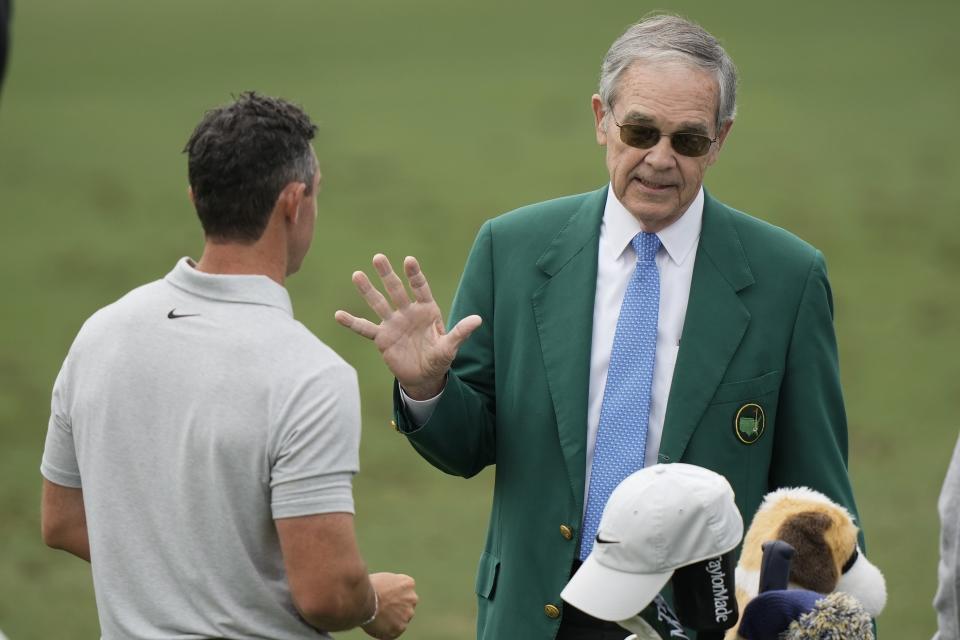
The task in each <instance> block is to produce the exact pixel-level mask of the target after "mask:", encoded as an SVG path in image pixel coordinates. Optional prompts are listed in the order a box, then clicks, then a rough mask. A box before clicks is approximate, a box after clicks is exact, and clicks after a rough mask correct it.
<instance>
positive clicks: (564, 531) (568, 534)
mask: <svg viewBox="0 0 960 640" xmlns="http://www.w3.org/2000/svg"><path fill="white" fill-rule="evenodd" d="M560 535H562V536H563V539H564V540H573V529H571V528H570V527H568V526H567V525H565V524H562V525H560Z"/></svg>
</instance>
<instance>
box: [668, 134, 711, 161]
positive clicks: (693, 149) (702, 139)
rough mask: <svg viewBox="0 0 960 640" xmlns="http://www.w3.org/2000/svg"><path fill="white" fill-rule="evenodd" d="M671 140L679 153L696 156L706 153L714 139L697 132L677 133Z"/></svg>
mask: <svg viewBox="0 0 960 640" xmlns="http://www.w3.org/2000/svg"><path fill="white" fill-rule="evenodd" d="M670 142H671V143H672V144H673V148H674V149H675V150H676V152H677V153H679V154H681V155H684V156H689V157H692V158H696V157H698V156H702V155H703V154H705V153H706V152H707V151H708V150H709V149H710V145H711V144H712V142H713V141H712V140H710V138H708V137H707V136H701V135H699V134H696V133H675V134H673V136H672V137H671V140H670Z"/></svg>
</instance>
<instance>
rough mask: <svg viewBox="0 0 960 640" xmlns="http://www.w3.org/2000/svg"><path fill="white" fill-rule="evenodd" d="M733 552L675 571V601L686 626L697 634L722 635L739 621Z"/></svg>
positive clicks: (704, 635) (706, 635) (698, 635)
mask: <svg viewBox="0 0 960 640" xmlns="http://www.w3.org/2000/svg"><path fill="white" fill-rule="evenodd" d="M734 565H735V563H734V557H733V552H732V551H731V552H730V553H725V554H723V555H722V556H717V557H715V558H708V559H706V560H703V561H701V562H697V563H695V564H691V565H687V566H685V567H681V568H679V569H677V570H676V571H674V572H673V578H672V579H671V581H672V585H673V602H674V605H675V607H676V612H677V618H679V620H680V622H681V623H682V624H683V626H685V627H687V628H689V629H694V630H696V631H697V637H698V638H702V639H709V638H712V637H717V638H721V637H723V632H724V631H726V630H727V629H730V628H731V627H733V626H734V625H736V624H737V619H738V617H739V612H738V610H737V598H736V593H735V592H736V585H735V583H734V577H733V574H734Z"/></svg>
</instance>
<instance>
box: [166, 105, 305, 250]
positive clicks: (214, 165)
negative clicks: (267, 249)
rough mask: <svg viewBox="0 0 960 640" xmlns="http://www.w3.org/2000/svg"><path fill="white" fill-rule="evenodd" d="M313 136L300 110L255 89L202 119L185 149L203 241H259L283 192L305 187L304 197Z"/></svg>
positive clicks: (208, 113) (209, 112)
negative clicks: (297, 184) (295, 185)
mask: <svg viewBox="0 0 960 640" xmlns="http://www.w3.org/2000/svg"><path fill="white" fill-rule="evenodd" d="M316 131H317V127H316V126H315V125H314V124H313V123H312V122H311V121H310V118H309V116H307V114H306V113H304V112H303V110H302V109H301V108H300V107H298V106H296V105H294V104H291V103H289V102H287V101H286V100H283V99H281V98H271V97H269V96H264V95H260V94H258V93H256V92H254V91H247V92H244V93H241V94H240V96H239V97H238V98H236V99H235V100H234V101H233V102H232V103H230V104H228V105H225V106H222V107H219V108H217V109H213V110H211V111H208V112H207V113H206V114H204V116H203V119H202V120H201V121H200V124H198V125H197V128H196V129H194V131H193V134H192V135H191V136H190V139H189V140H188V141H187V145H186V146H185V147H184V149H183V151H184V153H186V154H187V155H188V173H189V179H190V187H191V189H193V201H194V205H195V206H196V209H197V215H198V216H199V217H200V224H201V225H202V226H203V231H204V233H205V234H206V236H207V237H208V238H210V239H213V240H219V241H226V242H244V243H252V242H256V241H257V240H258V239H259V238H260V236H261V235H263V231H264V229H266V227H267V222H268V221H269V219H270V212H271V211H273V207H274V205H275V204H276V202H277V197H278V196H279V195H280V192H281V191H282V190H283V188H284V187H286V186H287V185H288V184H289V183H291V182H303V183H304V184H306V185H307V193H308V194H309V193H310V192H311V191H312V190H313V178H314V176H315V175H316V172H317V166H316V160H315V159H314V155H313V153H312V151H311V148H310V141H311V140H312V139H313V136H314V134H316Z"/></svg>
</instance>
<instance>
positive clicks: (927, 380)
mask: <svg viewBox="0 0 960 640" xmlns="http://www.w3.org/2000/svg"><path fill="white" fill-rule="evenodd" d="M654 8H657V7H655V6H647V5H637V4H636V3H630V2H624V1H622V0H621V1H611V2H604V3H585V2H544V1H542V0H538V1H536V2H526V3H515V2H507V1H505V0H488V1H487V2H484V3H468V2H463V1H461V0H449V1H440V0H432V1H419V0H418V1H415V2H414V1H410V2H390V1H388V0H364V1H361V2H349V1H347V0H327V1H324V2H308V1H307V0H290V1H287V2H281V3H270V4H268V3H255V2H252V1H250V0H236V1H227V0H208V1H204V2H188V1H187V0H168V1H167V2H162V3H150V4H146V3H138V2H121V1H120V0H90V1H88V2H84V3H76V2H68V1H67V0H34V1H32V2H26V1H21V2H18V3H17V5H16V7H15V16H14V18H15V22H14V25H13V37H14V41H13V50H12V59H11V62H10V69H9V76H8V79H7V84H6V86H5V88H4V91H3V97H2V104H0V211H2V222H3V230H4V231H3V238H4V243H3V246H4V250H3V251H2V252H0V269H2V271H0V272H2V273H3V274H4V281H5V290H4V295H3V303H2V304H3V315H2V319H0V328H2V339H0V629H3V631H4V632H5V633H7V635H9V636H10V638H11V640H22V639H29V638H49V637H58V638H65V639H68V638H90V637H97V636H96V634H97V633H98V629H97V621H96V613H95V605H94V599H93V592H92V586H91V583H90V577H89V570H88V568H87V567H86V566H85V565H84V563H82V562H80V561H78V560H74V559H72V558H70V557H68V556H66V555H64V554H59V553H56V552H53V551H50V550H48V549H46V548H44V547H43V546H42V544H41V543H40V541H39V517H38V508H37V507H38V503H39V484H40V476H39V472H38V465H39V457H40V452H41V450H42V445H43V438H44V434H45V430H46V420H47V413H48V407H49V391H50V387H51V385H52V382H53V379H54V376H55V375H56V372H57V369H58V368H59V365H60V362H61V360H62V358H63V356H64V355H65V353H66V350H67V348H68V346H69V344H70V341H71V340H72V338H73V336H74V335H75V333H76V331H77V330H78V329H79V327H80V325H81V323H82V322H83V321H84V320H85V319H86V317H87V316H89V315H90V314H91V313H92V312H93V311H94V310H96V309H97V308H99V307H101V306H103V305H104V304H107V303H109V302H111V301H113V300H114V299H116V298H117V297H119V296H120V295H122V294H123V293H124V292H125V291H127V290H128V289H130V288H132V287H133V286H136V285H138V284H140V283H142V282H145V281H148V280H152V279H155V278H157V277H160V276H161V275H163V274H164V273H165V272H166V271H167V270H168V269H169V268H170V267H171V266H172V265H173V263H174V261H175V260H176V259H177V258H178V257H179V256H182V255H193V256H196V255H198V253H199V250H200V246H201V237H200V233H199V227H198V225H197V223H196V221H195V219H194V216H193V213H192V211H191V209H190V207H189V205H188V202H187V200H186V197H185V189H186V177H185V176H186V169H185V159H184V157H183V156H182V155H181V154H180V149H181V147H182V145H183V143H184V141H185V140H186V138H187V136H188V134H189V132H190V130H191V129H192V127H193V126H194V125H195V123H196V122H197V120H198V119H199V117H200V115H201V114H202V112H203V111H204V110H205V109H207V108H209V107H211V106H214V105H217V104H220V103H223V102H225V101H226V100H228V99H229V97H230V95H231V94H235V93H237V92H239V91H242V90H245V89H250V88H255V89H258V90H260V91H263V92H265V93H270V94H275V95H281V96H284V97H287V98H290V99H293V100H295V101H297V102H299V103H301V104H302V105H304V107H305V108H306V109H307V111H308V112H309V113H311V114H312V116H313V117H314V118H315V120H316V121H318V123H319V124H320V126H321V128H320V132H319V135H318V138H317V141H316V146H317V151H318V155H319V157H320V160H321V165H322V169H323V172H324V185H325V186H324V188H323V191H322V193H321V195H320V212H321V214H320V215H321V219H320V225H319V226H318V232H317V239H316V242H315V244H314V249H313V253H312V254H311V255H310V256H309V258H308V260H307V263H306V265H305V267H304V270H303V272H302V273H301V274H299V275H298V276H296V277H295V278H294V279H292V280H291V281H290V283H289V288H290V290H291V294H292V296H293V300H294V306H295V309H296V313H297V315H298V317H299V318H300V319H301V320H302V321H303V322H304V323H305V324H306V325H307V326H308V327H310V328H312V329H313V330H314V331H315V333H316V334H317V335H318V336H320V337H321V338H322V339H323V340H325V341H326V342H328V343H329V344H330V345H331V346H333V347H334V348H335V349H337V350H338V351H339V352H340V353H341V354H343V355H344V357H346V358H347V360H349V361H350V362H352V363H353V364H354V365H355V366H356V367H357V369H358V371H359V372H360V378H361V384H362V392H363V399H364V429H365V431H364V439H363V450H362V464H363V470H362V473H361V475H360V476H359V477H358V478H357V482H356V498H357V502H358V512H357V526H358V531H359V536H360V539H361V545H362V548H363V551H364V554H365V556H366V558H367V560H368V563H369V565H370V567H371V569H373V570H394V571H403V572H408V573H410V574H412V575H414V576H415V577H416V578H417V580H418V587H419V591H420V593H421V597H422V602H421V605H420V607H419V609H418V615H417V618H416V619H415V621H414V623H413V625H412V626H411V628H410V630H409V632H408V637H411V638H417V639H426V640H431V639H441V638H444V639H446V638H468V637H471V635H472V633H473V628H474V614H475V604H474V596H473V571H474V567H475V563H476V559H477V557H478V555H479V552H480V546H481V543H482V539H483V534H484V530H485V527H486V518H487V511H488V508H489V503H490V485H491V476H490V474H489V473H484V474H482V475H481V477H480V478H478V479H474V480H471V481H464V480H460V479H455V478H449V477H446V476H444V475H442V474H441V473H439V472H437V471H435V470H433V469H432V468H429V467H428V466H427V465H426V464H425V463H423V462H422V461H420V460H419V459H418V458H417V457H416V455H415V454H413V452H412V451H411V449H410V448H409V447H408V446H407V445H406V444H405V443H404V442H403V441H402V439H401V438H400V437H399V436H397V435H396V434H394V433H393V432H392V431H391V430H390V429H389V428H388V426H387V421H388V420H389V418H390V395H389V384H390V380H389V378H388V376H387V375H386V372H385V369H384V368H383V366H382V365H381V364H380V361H379V357H378V356H377V354H376V352H375V350H374V349H372V348H371V346H370V345H368V344H366V343H364V342H363V341H361V340H360V339H358V338H355V337H354V336H352V335H350V334H348V333H347V332H346V331H343V330H341V329H340V328H339V327H337V326H336V324H335V323H334V322H333V320H332V316H333V311H334V310H335V309H337V308H346V309H350V310H353V311H363V309H362V306H361V304H360V303H359V300H358V299H357V297H356V296H355V294H354V292H353V290H352V287H351V285H350V282H349V275H350V273H351V272H352V271H353V270H354V269H356V268H362V267H364V266H366V265H367V264H368V261H369V257H370V256H371V255H372V254H373V253H374V252H376V251H384V252H386V253H387V254H388V255H390V256H393V257H394V258H395V259H397V258H400V257H402V256H403V255H406V254H413V255H417V256H418V257H420V258H421V261H422V263H423V265H424V268H425V270H426V272H427V274H428V275H429V276H430V277H431V280H432V283H433V288H434V292H435V294H436V296H437V298H438V299H439V300H440V301H441V304H442V306H444V307H446V306H448V305H449V302H450V300H451V297H452V294H453V290H454V287H455V286H456V282H457V279H458V277H459V274H460V269H461V267H462V264H463V260H464V258H465V256H466V252H467V249H468V248H469V245H470V242H471V240H472V238H473V235H474V234H475V232H476V230H477V229H478V228H479V226H480V224H481V223H482V221H483V220H484V219H486V218H488V217H490V216H493V215H496V214H497V213H500V212H502V211H505V210H508V209H512V208H514V207H516V206H519V205H521V204H525V203H528V202H532V201H536V200H541V199H544V198H548V197H553V196H557V195H561V194H566V193H574V192H580V191H584V190H587V189H591V188H594V187H596V186H599V185H600V184H602V183H603V182H604V181H605V171H604V168H603V161H602V152H601V150H600V149H599V148H597V147H596V145H595V143H594V140H593V134H592V129H591V115H590V111H589V97H590V95H591V93H592V92H593V90H594V87H595V84H596V72H597V69H598V67H599V62H600V59H601V57H602V56H603V54H604V52H605V51H606V48H607V47H608V46H609V44H610V42H611V41H612V40H613V39H614V38H615V37H616V36H617V35H618V34H619V33H620V32H621V31H622V29H623V28H624V27H625V26H627V25H628V24H629V23H630V22H632V21H634V20H635V19H637V18H639V17H640V15H641V14H643V13H644V12H646V11H648V10H651V9H654ZM659 8H665V9H670V10H673V11H678V12H681V13H684V14H686V15H688V16H690V17H692V18H694V19H696V20H698V21H700V22H701V23H703V24H704V25H705V26H706V27H707V28H708V29H710V30H711V31H712V32H714V33H715V34H716V35H718V36H719V37H720V38H721V39H722V40H723V41H724V43H725V45H726V46H727V48H728V50H729V51H730V53H731V55H732V56H733V58H734V60H735V61H736V62H737V64H738V67H739V68H740V72H741V75H742V81H741V87H740V100H739V103H740V110H739V117H738V121H737V124H736V126H735V127H734V130H733V133H732V135H731V138H730V139H729V140H728V143H727V145H726V147H725V149H724V151H723V153H722V154H721V157H720V161H719V162H718V164H717V165H716V166H715V167H714V168H713V169H711V172H710V173H709V174H708V179H707V183H708V186H709V187H710V189H711V191H712V192H713V193H714V194H715V195H717V196H718V197H720V198H721V199H723V200H725V201H727V202H729V203H730V204H732V205H734V206H736V207H738V208H741V209H744V210H746V211H749V212H752V213H754V214H756V215H759V216H761V217H764V218H766V219H768V220H770V221H772V222H774V223H776V224H779V225H782V226H785V227H787V228H789V229H791V230H793V231H795V232H796V233H798V234H799V235H801V236H802V237H804V238H805V239H807V240H809V241H810V242H812V243H814V244H815V245H817V246H818V247H820V248H821V249H822V250H823V251H824V253H825V254H826V256H827V260H828V263H829V265H830V273H831V278H832V283H833V285H834V293H835V298H836V310H837V328H838V333H839V339H840V349H841V365H842V371H843V379H844V385H845V391H846V399H847V410H848V414H849V418H850V436H851V456H850V457H851V473H852V476H853V481H854V487H855V490H856V492H857V496H858V501H859V504H860V509H861V515H862V521H863V524H864V527H865V529H866V531H867V537H868V546H869V555H870V556H871V558H872V560H873V561H874V562H875V563H876V564H877V565H878V566H879V567H880V568H881V569H882V570H884V571H885V573H886V575H887V580H888V586H889V590H890V601H889V604H888V608H887V610H886V612H885V613H884V614H883V616H882V617H881V619H880V629H881V634H882V636H883V637H886V638H924V637H929V636H930V635H931V634H932V632H933V629H934V626H935V623H934V616H933V612H932V609H931V607H930V601H931V599H932V597H933V593H934V589H935V584H936V559H937V552H936V549H937V529H938V520H937V515H936V497H937V493H938V491H939V487H940V483H941V481H942V478H943V474H944V472H945V468H946V463H947V460H948V459H949V456H950V452H951V450H952V446H953V443H954V441H955V439H956V437H957V430H958V429H957V419H956V416H957V414H958V410H960V375H958V374H960V366H958V364H957V355H958V352H960V350H958V347H960V339H958V329H957V327H958V319H960V297H958V296H957V287H956V285H955V278H956V277H957V276H958V275H960V221H958V218H957V216H958V212H960V195H958V190H957V184H958V178H960V160H958V154H957V145H958V143H960V133H958V130H957V127H956V124H955V120H956V116H957V114H958V113H960V81H958V75H957V71H956V36H955V25H956V24H957V23H958V20H960V4H957V3H943V2H940V1H939V0H919V1H917V2H913V3H910V4H909V5H907V4H905V3H902V2H892V1H890V0H882V1H878V2H873V3H870V4H869V5H866V4H863V5H861V4H854V3H830V2H825V1H823V0H816V1H813V2H806V3H773V2H761V1H759V0H756V1H750V2H732V3H714V2H707V1H705V0H703V1H699V2H678V3H674V4H672V5H670V6H662V5H661V6H660V7H659ZM545 499H549V497H545ZM144 579H145V580H149V577H148V576H145V577H144ZM342 637H344V638H361V637H365V636H363V635H362V634H359V633H356V632H354V633H347V634H343V635H342Z"/></svg>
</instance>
